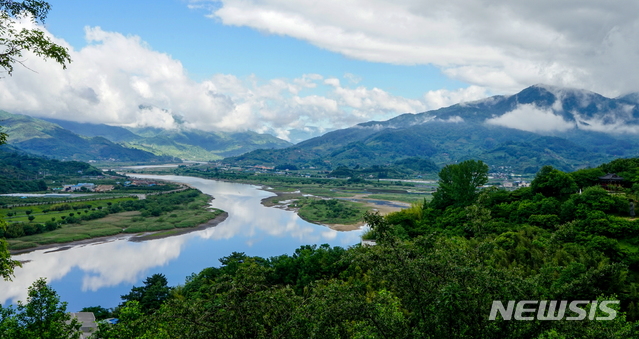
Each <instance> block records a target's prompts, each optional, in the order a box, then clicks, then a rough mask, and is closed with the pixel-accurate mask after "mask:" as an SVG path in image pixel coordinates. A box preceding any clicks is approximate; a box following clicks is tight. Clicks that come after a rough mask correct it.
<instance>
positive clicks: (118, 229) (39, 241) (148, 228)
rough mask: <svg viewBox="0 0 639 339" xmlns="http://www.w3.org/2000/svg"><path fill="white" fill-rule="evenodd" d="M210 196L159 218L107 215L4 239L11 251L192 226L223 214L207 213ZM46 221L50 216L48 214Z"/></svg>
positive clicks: (209, 211) (125, 213)
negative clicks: (42, 231) (51, 229)
mask: <svg viewBox="0 0 639 339" xmlns="http://www.w3.org/2000/svg"><path fill="white" fill-rule="evenodd" d="M209 199H210V197H209V196H207V195H205V194H202V193H200V194H199V195H198V196H197V197H196V198H195V201H193V202H190V203H188V204H184V205H180V206H179V208H177V209H175V210H173V211H170V212H166V213H163V214H162V215H159V216H146V217H143V216H142V213H141V212H140V211H126V212H120V213H113V214H109V215H107V216H106V217H104V218H100V219H95V220H89V221H80V222H79V223H73V224H62V225H61V228H59V229H56V230H54V231H49V232H45V233H40V234H34V235H29V236H23V237H19V238H13V239H7V242H8V243H9V248H10V249H12V250H19V249H26V248H31V247H36V246H38V245H46V244H52V243H65V242H71V241H78V240H84V239H90V238H96V237H101V236H109V235H115V234H119V233H144V232H155V231H163V230H172V229H179V228H187V227H194V226H197V225H200V224H203V223H206V222H207V221H209V220H211V219H214V218H215V217H217V216H218V215H220V214H221V213H223V211H221V210H217V209H214V210H209V209H208V208H207V207H208V201H209ZM48 217H49V218H50V215H48Z"/></svg>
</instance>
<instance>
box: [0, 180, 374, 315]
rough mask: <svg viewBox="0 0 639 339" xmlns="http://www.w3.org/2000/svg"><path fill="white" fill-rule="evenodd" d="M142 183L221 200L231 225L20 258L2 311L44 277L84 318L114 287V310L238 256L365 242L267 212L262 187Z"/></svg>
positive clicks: (2, 288) (1, 300) (216, 203)
mask: <svg viewBox="0 0 639 339" xmlns="http://www.w3.org/2000/svg"><path fill="white" fill-rule="evenodd" d="M135 176H139V177H151V178H164V179H166V180H171V181H177V182H182V183H186V184H189V185H191V186H193V187H196V188H198V189H199V190H201V191H202V192H204V193H206V194H210V195H212V196H213V197H214V198H215V199H214V200H213V201H212V203H211V206H212V207H215V208H219V209H222V210H225V211H227V212H228V213H229V217H228V218H227V219H226V220H225V221H224V222H222V223H220V224H219V225H217V226H216V227H211V228H208V229H205V230H201V231H196V232H192V233H187V234H184V235H180V236H174V237H169V238H164V239H157V240H151V241H146V242H141V243H140V242H130V241H128V240H127V239H118V240H113V241H109V242H104V243H95V244H88V245H80V246H74V247H71V248H70V249H67V250H61V251H51V250H47V251H44V250H41V251H34V252H31V253H26V254H21V255H17V256H14V259H16V260H21V261H29V262H27V263H25V264H24V265H23V268H20V269H17V270H16V274H15V277H14V279H13V282H6V281H0V304H5V303H6V302H16V301H17V300H25V299H26V296H27V287H28V286H30V285H31V284H32V283H33V282H34V281H35V280H37V279H38V278H40V277H45V278H47V281H49V282H52V283H53V285H54V288H57V289H62V290H63V292H64V293H60V291H58V292H59V293H60V294H61V296H62V299H63V300H69V299H71V301H70V306H75V307H76V308H78V310H79V308H81V307H84V306H94V305H96V303H95V302H94V301H92V300H91V299H92V298H94V297H95V296H96V295H97V294H99V293H102V292H101V291H104V289H105V288H110V287H113V291H112V290H111V289H109V293H111V294H114V295H113V297H112V298H111V297H109V300H111V299H113V301H112V303H114V305H115V304H117V303H118V302H119V301H120V300H119V296H120V295H121V294H125V293H127V292H128V290H130V288H131V285H133V284H135V285H137V286H139V285H141V281H142V280H143V279H144V278H145V277H146V276H148V275H149V272H150V271H153V270H155V271H158V272H161V273H164V274H166V275H167V277H175V278H174V280H175V281H174V282H171V280H169V282H170V283H172V284H178V283H183V282H184V278H185V277H186V275H188V274H190V273H192V272H198V271H199V270H201V269H203V268H205V267H209V266H212V265H218V263H216V262H215V261H214V260H215V259H218V258H220V257H223V256H226V255H229V254H230V253H231V252H232V251H237V252H247V254H249V252H250V254H249V255H259V256H264V257H268V256H272V255H280V254H284V253H289V254H290V253H291V252H292V251H293V250H294V249H295V248H297V247H299V246H301V245H304V244H321V243H329V244H331V245H333V246H337V245H339V246H344V247H346V246H350V245H353V244H356V243H358V242H359V240H360V235H361V232H360V231H353V232H337V231H334V230H331V229H328V228H326V227H323V226H318V225H314V224H311V223H308V222H306V221H304V220H302V219H301V218H300V217H299V216H298V215H297V214H296V213H293V212H291V211H285V210H281V209H277V208H268V207H264V206H262V205H261V200H262V199H264V198H266V197H269V196H272V195H273V193H270V192H266V191H262V190H259V189H258V187H256V186H251V185H242V184H234V183H227V182H217V181H212V180H206V179H200V178H192V177H180V176H146V175H135ZM189 270H191V271H189ZM76 271H77V272H76ZM71 272H76V273H77V274H72V273H71ZM75 285H79V286H80V288H79V291H78V288H74V287H71V286H75ZM91 292H95V293H91ZM103 299H104V298H103ZM114 305H113V306H114ZM103 306H105V307H111V306H109V305H103ZM72 310H73V309H72Z"/></svg>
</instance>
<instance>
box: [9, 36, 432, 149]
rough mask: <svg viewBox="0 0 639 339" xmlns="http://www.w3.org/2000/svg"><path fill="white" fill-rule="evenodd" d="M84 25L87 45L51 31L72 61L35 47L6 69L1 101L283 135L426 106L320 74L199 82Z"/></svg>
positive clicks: (16, 107)
mask: <svg viewBox="0 0 639 339" xmlns="http://www.w3.org/2000/svg"><path fill="white" fill-rule="evenodd" d="M85 33H86V40H87V42H88V44H87V46H86V47H84V48H82V49H80V50H74V49H73V48H72V47H70V46H68V44H67V43H66V42H64V41H63V40H60V39H56V38H55V37H52V38H53V39H56V41H57V42H58V43H60V44H63V45H65V46H67V47H69V49H70V54H71V58H72V60H73V62H72V63H71V64H69V65H68V69H67V70H62V68H61V67H60V66H59V65H57V64H55V63H53V62H50V61H44V60H42V59H40V58H37V57H35V56H33V57H28V58H27V62H26V64H27V65H28V67H29V68H30V69H32V70H34V71H35V72H34V71H31V70H29V69H26V68H24V67H16V70H15V73H14V76H13V77H8V78H5V79H3V80H2V81H0V102H1V103H2V105H1V108H2V109H4V110H7V111H10V112H13V113H23V114H28V115H32V116H36V117H51V118H58V119H68V120H74V121H80V122H92V123H106V124H111V125H126V126H154V127H162V128H176V127H178V126H182V127H193V128H198V129H203V130H225V131H239V130H254V131H257V132H269V133H273V134H275V135H277V136H279V137H282V138H285V139H286V138H288V135H289V133H290V132H289V131H290V130H292V129H302V128H304V127H308V126H312V127H315V128H318V129H321V130H331V129H336V128H344V127H348V126H351V125H354V124H357V123H360V122H364V121H368V120H373V119H383V118H390V117H393V116H395V115H397V114H401V113H407V112H412V113H416V112H420V111H422V110H423V109H424V108H425V107H426V106H425V105H424V103H423V102H422V101H421V100H414V99H406V98H402V97H399V96H394V95H392V94H390V93H388V92H385V91H383V90H380V89H378V88H366V87H363V86H358V87H356V88H351V87H349V86H345V85H342V84H341V83H340V81H339V79H336V78H327V79H325V78H324V76H322V75H320V74H302V75H300V77H298V78H295V79H284V78H277V79H259V78H257V77H255V76H249V77H246V78H239V77H237V76H235V75H232V74H216V75H213V76H211V77H210V78H208V79H206V80H203V81H200V82H197V81H194V80H192V79H190V78H189V77H188V75H187V72H186V70H185V69H184V67H183V66H182V64H181V63H180V61H179V60H176V59H174V58H172V57H171V56H170V55H168V54H166V53H161V52H158V51H155V50H153V49H152V48H151V46H149V45H148V44H146V43H145V42H144V41H142V39H141V38H140V37H137V36H125V35H122V34H120V33H116V32H107V31H104V30H102V29H101V28H100V27H87V28H86V29H85ZM47 34H49V33H47ZM49 35H50V34H49ZM345 78H346V79H347V80H349V81H350V82H355V80H357V77H355V76H352V75H345ZM318 93H321V95H320V94H318ZM176 117H179V118H176Z"/></svg>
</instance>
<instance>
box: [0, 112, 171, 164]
mask: <svg viewBox="0 0 639 339" xmlns="http://www.w3.org/2000/svg"><path fill="white" fill-rule="evenodd" d="M0 126H2V131H3V132H5V133H7V134H8V135H9V137H8V139H7V143H8V144H9V145H11V146H13V147H15V148H18V149H20V150H24V151H27V152H29V153H33V154H36V155H42V156H47V157H50V158H53V159H59V160H78V161H90V160H95V161H118V162H168V161H171V160H172V159H171V158H170V157H159V156H156V155H154V154H152V153H149V152H145V151H142V150H138V149H132V148H127V147H124V146H122V145H120V144H116V143H114V142H112V141H109V140H107V139H105V138H103V137H98V136H96V137H83V136H81V135H78V134H76V133H73V132H71V131H69V130H67V129H64V128H62V127H60V126H59V125H57V124H54V123H51V122H48V121H44V120H41V119H36V118H32V117H29V116H26V115H20V114H11V113H8V112H4V111H0Z"/></svg>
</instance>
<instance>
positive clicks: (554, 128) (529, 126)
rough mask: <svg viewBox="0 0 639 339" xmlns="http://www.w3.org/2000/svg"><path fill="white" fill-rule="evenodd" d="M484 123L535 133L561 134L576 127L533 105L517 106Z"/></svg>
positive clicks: (572, 123)
mask: <svg viewBox="0 0 639 339" xmlns="http://www.w3.org/2000/svg"><path fill="white" fill-rule="evenodd" d="M486 123H487V124H490V125H498V126H504V127H509V128H515V129H519V130H523V131H528V132H536V133H538V132H563V131H567V130H569V129H572V128H575V127H576V125H575V123H574V122H568V121H566V120H564V118H563V117H561V116H559V115H555V114H554V113H553V111H551V110H543V109H540V108H539V107H537V106H535V105H533V104H526V105H519V106H518V107H517V108H516V109H514V110H512V111H510V112H508V113H505V114H503V115H501V116H499V117H495V118H491V119H487V120H486Z"/></svg>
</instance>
